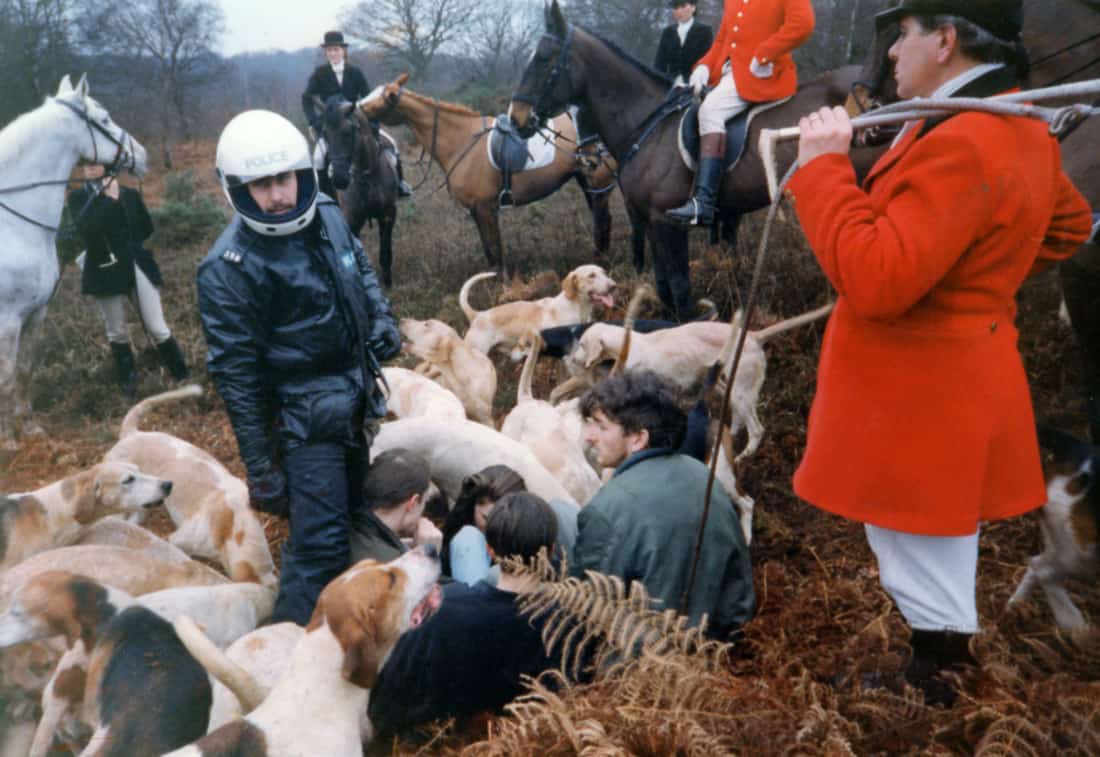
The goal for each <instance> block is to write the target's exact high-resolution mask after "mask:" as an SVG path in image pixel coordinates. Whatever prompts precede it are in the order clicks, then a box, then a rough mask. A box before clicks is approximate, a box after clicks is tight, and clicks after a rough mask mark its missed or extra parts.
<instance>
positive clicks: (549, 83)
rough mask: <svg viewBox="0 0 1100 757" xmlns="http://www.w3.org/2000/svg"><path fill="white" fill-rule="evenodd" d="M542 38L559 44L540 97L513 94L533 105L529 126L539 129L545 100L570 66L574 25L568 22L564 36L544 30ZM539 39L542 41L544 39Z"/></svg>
mask: <svg viewBox="0 0 1100 757" xmlns="http://www.w3.org/2000/svg"><path fill="white" fill-rule="evenodd" d="M542 38H549V39H552V40H554V41H555V42H557V43H558V45H559V49H558V57H557V60H555V61H554V65H553V66H552V67H551V68H550V75H549V76H547V77H546V81H544V82H543V84H542V91H541V92H539V94H538V97H536V98H535V99H534V100H533V101H532V100H531V98H529V97H527V96H525V95H520V94H515V93H513V94H512V99H513V100H515V101H516V102H520V103H527V104H528V105H530V106H531V120H532V123H529V124H528V128H532V129H537V128H538V127H539V124H540V122H541V121H542V120H543V119H544V116H543V114H542V112H541V111H542V107H543V102H544V101H545V100H549V99H550V96H551V95H552V94H553V93H554V87H556V86H558V79H560V78H561V75H562V74H563V73H565V72H566V71H567V70H568V68H569V46H570V45H572V44H573V25H572V24H568V25H567V26H566V27H565V36H564V37H559V36H557V35H556V34H551V33H550V32H543V35H542ZM539 41H540V42H541V41H542V39H540V40H539Z"/></svg>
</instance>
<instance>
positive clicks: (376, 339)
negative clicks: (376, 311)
mask: <svg viewBox="0 0 1100 757" xmlns="http://www.w3.org/2000/svg"><path fill="white" fill-rule="evenodd" d="M368 346H369V347H370V351H371V352H373V353H374V356H375V357H376V358H377V359H378V362H380V363H381V362H384V361H386V360H390V359H391V358H395V357H397V354H398V353H399V352H401V332H400V331H398V330H397V327H396V326H395V325H394V324H393V322H392V321H382V320H379V321H375V324H374V328H372V329H371V335H370V339H369V341H368Z"/></svg>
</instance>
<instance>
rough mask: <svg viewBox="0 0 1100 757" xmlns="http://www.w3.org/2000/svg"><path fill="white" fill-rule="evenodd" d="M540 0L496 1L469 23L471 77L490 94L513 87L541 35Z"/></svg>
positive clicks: (466, 48)
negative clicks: (517, 75)
mask: <svg viewBox="0 0 1100 757" xmlns="http://www.w3.org/2000/svg"><path fill="white" fill-rule="evenodd" d="M542 8H543V4H542V2H541V0H526V1H524V0H519V1H518V2H513V1H512V0H498V1H497V2H496V4H495V5H490V6H487V7H486V9H485V12H483V13H480V14H478V16H477V17H475V18H473V19H471V21H470V23H469V26H468V29H467V30H466V32H465V34H464V35H463V36H464V42H465V45H464V48H465V50H466V54H467V55H468V56H469V58H470V62H469V64H468V68H469V72H470V75H471V76H472V77H473V78H474V79H476V80H477V81H479V82H480V83H481V85H482V86H483V87H485V88H487V89H490V90H497V89H500V88H502V87H507V86H509V85H511V84H513V83H514V81H513V80H514V79H515V75H516V72H517V71H519V70H521V69H522V67H523V63H524V61H525V60H526V59H527V57H528V56H529V55H530V54H531V50H533V49H534V47H535V42H536V40H537V39H538V37H539V35H540V34H542V29H543V18H542Z"/></svg>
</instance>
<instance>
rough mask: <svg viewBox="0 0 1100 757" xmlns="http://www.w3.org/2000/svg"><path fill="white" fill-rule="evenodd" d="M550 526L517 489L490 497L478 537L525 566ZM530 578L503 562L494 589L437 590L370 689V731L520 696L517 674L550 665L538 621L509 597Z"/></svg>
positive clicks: (541, 505) (547, 542)
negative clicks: (434, 603) (425, 614)
mask: <svg viewBox="0 0 1100 757" xmlns="http://www.w3.org/2000/svg"><path fill="white" fill-rule="evenodd" d="M557 529H558V523H557V517H556V516H555V515H554V512H553V510H551V508H550V506H549V505H548V504H546V502H544V501H543V500H542V499H540V498H539V497H537V496H535V495H534V494H530V493H528V492H523V491H516V492H512V493H511V494H507V495H505V496H503V497H501V498H500V500H499V501H497V503H496V505H495V506H494V507H493V510H492V513H491V514H490V515H489V518H488V522H487V523H486V525H485V535H486V538H487V541H488V549H489V550H490V552H491V554H492V555H493V556H494V558H496V559H497V560H502V561H503V560H504V559H505V558H517V559H518V560H520V561H522V562H524V563H528V564H529V563H531V562H533V561H534V560H535V559H536V557H537V556H538V554H539V552H540V551H549V550H550V549H551V548H552V547H553V545H554V542H555V539H556V538H557ZM535 580H536V579H535V578H533V577H532V576H529V575H526V574H523V573H519V574H517V573H514V572H513V571H512V569H511V567H510V565H509V564H507V563H504V564H502V566H501V575H500V580H499V582H498V584H497V585H496V586H495V587H493V586H490V585H489V584H488V583H486V582H485V581H480V582H478V583H477V584H475V585H474V586H467V585H465V584H463V583H459V582H454V583H451V584H448V585H446V586H445V587H443V603H442V605H440V608H439V610H438V612H436V614H435V615H434V616H432V617H431V619H429V620H428V621H427V622H425V623H424V625H422V626H420V627H419V628H416V629H414V630H412V631H409V632H408V633H406V634H405V635H404V636H402V637H401V639H400V641H398V642H397V646H396V647H395V648H394V650H393V653H392V654H391V655H390V658H389V659H388V660H387V661H386V664H385V666H384V667H383V668H382V671H381V673H380V674H379V677H378V682H377V684H376V685H375V687H374V688H373V689H372V690H371V698H370V708H369V714H370V719H371V723H372V724H373V726H374V728H375V731H376V733H379V734H391V733H395V732H398V731H401V730H404V729H406V728H409V727H411V726H414V725H417V724H419V723H427V722H429V721H432V720H435V719H438V718H443V717H453V718H458V719H465V718H468V717H471V716H474V715H477V714H480V713H493V712H497V711H499V710H500V709H501V708H502V707H503V706H504V705H506V704H507V703H508V702H510V701H512V700H513V699H514V698H515V697H516V696H518V695H519V694H521V693H523V685H522V683H521V682H520V679H521V677H522V676H525V675H526V676H537V675H538V674H539V673H541V672H542V671H544V670H546V669H548V668H550V667H553V666H554V664H555V662H554V660H552V659H551V658H550V657H549V656H547V654H546V652H545V650H544V648H543V644H542V638H541V634H540V627H539V625H538V624H533V623H532V622H531V621H530V620H529V619H528V618H527V617H525V616H524V615H522V614H521V613H520V612H519V608H518V607H517V606H516V594H517V593H518V592H521V591H523V590H525V589H527V588H528V587H529V586H531V585H532V584H533V583H534V581H535Z"/></svg>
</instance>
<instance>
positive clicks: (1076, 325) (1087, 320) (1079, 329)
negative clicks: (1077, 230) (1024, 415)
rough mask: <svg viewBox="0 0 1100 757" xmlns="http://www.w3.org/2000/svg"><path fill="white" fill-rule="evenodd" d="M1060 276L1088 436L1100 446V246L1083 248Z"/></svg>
mask: <svg viewBox="0 0 1100 757" xmlns="http://www.w3.org/2000/svg"><path fill="white" fill-rule="evenodd" d="M1060 273H1061V277H1062V294H1063V296H1064V297H1065V298H1066V308H1067V309H1068V310H1069V315H1070V322H1071V323H1072V324H1073V333H1074V334H1075V336H1076V337H1077V347H1078V351H1079V352H1080V354H1081V359H1082V362H1083V367H1084V379H1085V402H1086V413H1087V414H1088V419H1089V433H1090V434H1091V436H1092V441H1093V443H1094V444H1100V297H1097V292H1100V244H1092V243H1089V244H1084V245H1081V249H1080V251H1079V252H1078V253H1077V254H1076V255H1074V256H1073V257H1072V258H1070V259H1069V260H1066V261H1064V262H1063V263H1062V264H1061V266H1060Z"/></svg>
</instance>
